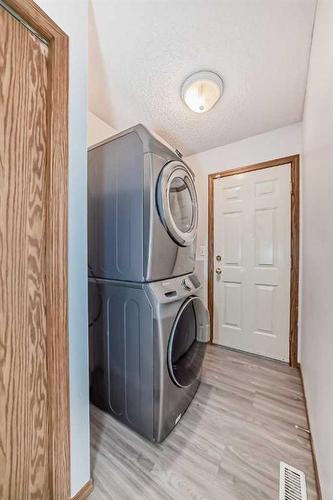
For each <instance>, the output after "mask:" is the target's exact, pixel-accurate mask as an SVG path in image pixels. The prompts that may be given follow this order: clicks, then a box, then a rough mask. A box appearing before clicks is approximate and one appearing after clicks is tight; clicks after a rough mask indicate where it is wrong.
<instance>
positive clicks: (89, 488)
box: [72, 479, 94, 500]
mask: <svg viewBox="0 0 333 500" xmlns="http://www.w3.org/2000/svg"><path fill="white" fill-rule="evenodd" d="M93 489H94V483H93V480H92V479H89V481H87V482H86V484H85V485H83V486H82V488H81V489H80V490H79V491H78V492H77V493H76V495H74V496H73V497H72V500H85V499H86V498H88V496H89V495H90V494H91V493H92V492H93Z"/></svg>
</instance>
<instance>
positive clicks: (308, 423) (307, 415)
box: [298, 363, 323, 500]
mask: <svg viewBox="0 0 333 500" xmlns="http://www.w3.org/2000/svg"><path fill="white" fill-rule="evenodd" d="M298 369H299V372H300V374H301V382H302V389H303V394H304V401H305V412H306V420H307V425H308V429H309V431H310V445H311V452H312V458H313V467H314V473H315V479H316V487H317V494H318V499H319V500H322V499H323V496H322V494H321V487H320V480H319V473H318V465H317V459H316V454H315V449H314V444H313V439H312V433H311V427H310V419H309V412H308V403H307V400H306V393H305V387H304V379H303V373H302V366H301V364H300V363H298Z"/></svg>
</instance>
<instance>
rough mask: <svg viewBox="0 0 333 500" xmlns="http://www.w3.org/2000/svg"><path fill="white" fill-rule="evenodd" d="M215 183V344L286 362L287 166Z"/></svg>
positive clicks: (288, 237)
mask: <svg viewBox="0 0 333 500" xmlns="http://www.w3.org/2000/svg"><path fill="white" fill-rule="evenodd" d="M214 183H215V186H214V189H215V195H214V200H215V202H214V247H215V250H214V252H215V255H214V342H215V343H217V344H221V345H224V346H227V347H232V348H235V349H240V350H243V351H247V352H252V353H256V354H261V355H264V356H268V357H271V358H275V359H279V360H283V361H288V359H289V325H290V247H291V241H290V234H291V226H290V224H291V178H290V165H287V164H286V165H283V166H277V167H272V168H267V169H263V170H255V171H252V172H247V173H241V174H238V175H234V176H229V177H223V178H221V179H217V180H215V181H214Z"/></svg>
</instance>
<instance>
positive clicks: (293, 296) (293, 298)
mask: <svg viewBox="0 0 333 500" xmlns="http://www.w3.org/2000/svg"><path fill="white" fill-rule="evenodd" d="M285 164H290V172H291V193H290V196H291V249H290V254H291V260H290V329H289V364H290V366H292V367H294V368H296V367H297V366H298V359H297V349H298V286H299V198H300V194H299V155H293V156H287V157H284V158H277V159H275V160H270V161H265V162H262V163H256V164H254V165H248V166H245V167H240V168H234V169H230V170H225V171H222V172H215V173H213V174H210V175H208V310H209V313H210V324H211V329H210V341H211V343H213V327H214V320H213V317H214V181H215V179H220V178H221V177H229V176H231V175H237V174H242V173H243V174H244V173H246V172H252V171H254V170H262V169H264V168H270V167H277V166H283V165H285Z"/></svg>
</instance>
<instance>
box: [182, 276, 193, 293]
mask: <svg viewBox="0 0 333 500" xmlns="http://www.w3.org/2000/svg"><path fill="white" fill-rule="evenodd" d="M181 285H182V287H183V288H184V290H186V291H187V292H190V291H191V290H192V287H191V285H190V284H189V282H188V280H187V279H183V280H182V283H181Z"/></svg>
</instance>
